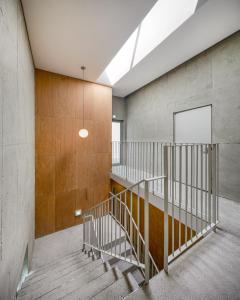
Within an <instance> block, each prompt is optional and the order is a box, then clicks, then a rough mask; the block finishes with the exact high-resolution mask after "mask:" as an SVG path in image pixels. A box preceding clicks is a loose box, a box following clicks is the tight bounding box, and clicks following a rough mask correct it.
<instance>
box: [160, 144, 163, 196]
mask: <svg viewBox="0 0 240 300" xmlns="http://www.w3.org/2000/svg"><path fill="white" fill-rule="evenodd" d="M160 155H161V175H162V174H163V144H162V143H161V154H160ZM161 193H162V196H163V181H162V180H161Z"/></svg>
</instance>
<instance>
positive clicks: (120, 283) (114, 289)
mask: <svg viewBox="0 0 240 300" xmlns="http://www.w3.org/2000/svg"><path fill="white" fill-rule="evenodd" d="M131 292H133V289H132V287H131V284H129V281H128V280H127V279H126V278H121V279H119V280H117V281H116V282H114V283H113V284H112V285H110V286H108V287H107V288H106V289H104V290H102V291H101V292H100V293H98V294H97V295H96V296H94V297H93V298H92V299H94V300H106V299H109V300H110V299H114V300H118V299H123V298H124V297H126V296H127V295H129V294H130V293H131Z"/></svg>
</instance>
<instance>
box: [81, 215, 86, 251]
mask: <svg viewBox="0 0 240 300" xmlns="http://www.w3.org/2000/svg"><path fill="white" fill-rule="evenodd" d="M82 219H83V251H84V250H85V249H86V246H85V243H86V235H85V230H86V226H85V225H86V224H85V216H84V214H83V217H82Z"/></svg>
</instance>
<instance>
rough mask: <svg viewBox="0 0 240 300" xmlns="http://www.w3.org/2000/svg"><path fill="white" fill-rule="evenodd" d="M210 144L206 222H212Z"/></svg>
mask: <svg viewBox="0 0 240 300" xmlns="http://www.w3.org/2000/svg"><path fill="white" fill-rule="evenodd" d="M211 194H212V146H211V145H210V144H209V145H208V223H209V225H211V223H212V198H211V197H212V196H211Z"/></svg>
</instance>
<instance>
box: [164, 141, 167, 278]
mask: <svg viewBox="0 0 240 300" xmlns="http://www.w3.org/2000/svg"><path fill="white" fill-rule="evenodd" d="M164 176H165V178H164V271H165V272H166V273H168V146H164Z"/></svg>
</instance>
